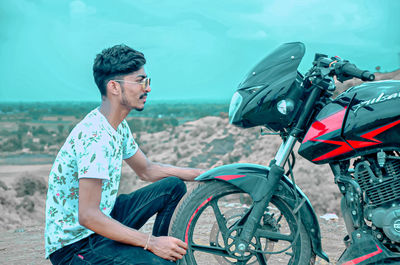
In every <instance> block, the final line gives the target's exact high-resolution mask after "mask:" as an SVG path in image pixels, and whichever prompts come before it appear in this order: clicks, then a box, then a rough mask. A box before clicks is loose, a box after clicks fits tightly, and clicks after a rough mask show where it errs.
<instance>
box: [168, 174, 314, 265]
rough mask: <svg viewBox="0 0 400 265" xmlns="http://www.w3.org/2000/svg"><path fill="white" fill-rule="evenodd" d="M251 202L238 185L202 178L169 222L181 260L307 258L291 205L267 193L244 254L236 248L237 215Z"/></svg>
mask: <svg viewBox="0 0 400 265" xmlns="http://www.w3.org/2000/svg"><path fill="white" fill-rule="evenodd" d="M252 204H253V201H252V199H251V197H250V196H249V195H248V194H247V193H244V192H243V191H242V190H240V189H239V188H237V187H235V186H233V185H231V184H229V183H226V182H222V181H207V182H205V183H203V184H201V185H199V187H198V188H196V189H195V190H193V192H192V193H191V194H189V196H188V197H186V199H185V200H184V202H183V203H182V206H181V207H180V208H179V209H178V212H177V214H176V216H175V219H174V220H173V223H172V228H171V234H172V236H174V237H177V238H180V239H181V240H183V241H185V242H186V243H187V244H188V246H189V249H188V251H187V254H186V255H185V256H184V258H183V259H182V260H181V264H187V265H210V264H221V265H229V264H251V265H256V264H260V265H266V264H268V265H271V264H277V265H278V264H279V265H282V264H292V265H298V264H302V265H303V264H310V263H311V262H312V261H313V260H314V258H315V255H314V254H313V252H312V250H311V244H310V238H309V236H308V234H307V232H306V231H305V228H304V225H303V224H302V223H301V222H300V221H297V218H296V216H295V214H294V213H293V209H291V207H290V206H289V204H288V203H286V202H285V200H284V199H283V198H281V197H279V196H273V197H272V200H271V202H270V203H269V204H268V205H267V206H266V207H265V211H264V216H263V217H262V218H261V221H260V223H259V224H258V228H257V231H256V233H255V235H254V237H253V238H252V240H251V243H250V245H249V248H248V249H247V252H245V254H244V255H242V256H239V255H238V254H237V253H236V245H235V238H236V236H237V235H238V234H240V232H241V228H242V224H241V222H240V220H241V219H242V217H243V216H245V215H246V213H248V212H249V210H250V209H251V207H252Z"/></svg>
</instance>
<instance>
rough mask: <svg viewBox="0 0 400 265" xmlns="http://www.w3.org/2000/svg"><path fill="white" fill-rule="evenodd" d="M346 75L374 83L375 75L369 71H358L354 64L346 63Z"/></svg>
mask: <svg viewBox="0 0 400 265" xmlns="http://www.w3.org/2000/svg"><path fill="white" fill-rule="evenodd" d="M342 71H343V73H344V74H346V75H349V76H353V77H357V78H360V79H361V80H363V81H374V80H375V75H374V74H372V73H370V72H369V71H367V70H361V69H358V68H357V67H356V66H355V65H354V64H351V63H345V64H344V65H343V67H342Z"/></svg>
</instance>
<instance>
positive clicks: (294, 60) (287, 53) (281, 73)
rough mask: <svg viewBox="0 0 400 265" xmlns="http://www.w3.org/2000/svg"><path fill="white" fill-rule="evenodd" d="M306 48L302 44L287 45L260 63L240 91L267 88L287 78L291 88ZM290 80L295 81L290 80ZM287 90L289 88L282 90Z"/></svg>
mask: <svg viewBox="0 0 400 265" xmlns="http://www.w3.org/2000/svg"><path fill="white" fill-rule="evenodd" d="M304 52H305V47H304V44H303V43H301V42H291V43H285V44H282V45H281V46H279V47H278V48H277V49H276V50H274V51H273V52H272V53H270V54H269V55H268V56H267V57H265V58H264V59H263V60H261V62H259V63H258V64H257V65H256V66H255V67H254V68H253V69H251V71H250V72H249V73H248V74H247V75H246V77H245V78H244V80H243V82H242V83H241V84H240V85H239V88H238V89H246V88H250V87H256V86H263V87H265V86H267V85H270V84H273V83H274V82H275V81H277V80H280V79H282V78H285V79H286V81H289V82H286V83H287V84H288V85H289V86H290V84H291V83H292V82H293V81H294V80H295V78H296V74H297V68H298V66H299V64H300V62H301V59H302V58H303V56H304ZM288 79H293V80H291V82H290V80H288ZM282 89H287V88H282Z"/></svg>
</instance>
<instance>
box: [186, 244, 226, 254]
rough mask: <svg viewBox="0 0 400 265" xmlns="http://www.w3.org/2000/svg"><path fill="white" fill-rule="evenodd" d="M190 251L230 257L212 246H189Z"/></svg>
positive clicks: (220, 249)
mask: <svg viewBox="0 0 400 265" xmlns="http://www.w3.org/2000/svg"><path fill="white" fill-rule="evenodd" d="M190 247H191V249H192V250H194V251H201V252H205V253H210V254H214V255H218V256H223V257H231V255H229V253H228V252H227V251H226V250H225V249H223V248H220V247H214V246H202V245H197V244H191V245H190Z"/></svg>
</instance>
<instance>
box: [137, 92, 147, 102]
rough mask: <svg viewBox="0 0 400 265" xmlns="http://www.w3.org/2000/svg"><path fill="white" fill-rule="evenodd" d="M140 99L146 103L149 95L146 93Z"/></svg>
mask: <svg viewBox="0 0 400 265" xmlns="http://www.w3.org/2000/svg"><path fill="white" fill-rule="evenodd" d="M139 98H140V99H143V100H144V101H145V102H146V99H147V93H146V94H142V95H141V96H140V97H139Z"/></svg>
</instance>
